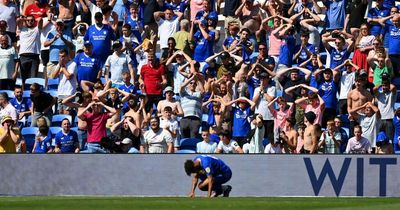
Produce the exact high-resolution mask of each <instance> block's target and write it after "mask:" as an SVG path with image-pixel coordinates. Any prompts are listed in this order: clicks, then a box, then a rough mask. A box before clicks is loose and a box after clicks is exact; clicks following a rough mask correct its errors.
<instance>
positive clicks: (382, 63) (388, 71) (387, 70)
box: [368, 53, 394, 86]
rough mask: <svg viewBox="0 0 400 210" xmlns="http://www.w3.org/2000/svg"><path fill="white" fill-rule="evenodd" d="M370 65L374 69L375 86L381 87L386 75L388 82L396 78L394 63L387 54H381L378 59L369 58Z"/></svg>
mask: <svg viewBox="0 0 400 210" xmlns="http://www.w3.org/2000/svg"><path fill="white" fill-rule="evenodd" d="M368 63H369V65H370V66H371V68H372V69H373V75H374V80H373V83H374V85H375V86H379V85H381V84H382V80H383V75H384V74H385V77H386V79H388V80H390V79H391V78H393V77H394V71H393V65H392V62H391V61H390V59H389V58H387V57H386V54H384V53H379V54H378V56H377V58H375V57H370V58H368Z"/></svg>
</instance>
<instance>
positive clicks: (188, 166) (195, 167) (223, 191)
mask: <svg viewBox="0 0 400 210" xmlns="http://www.w3.org/2000/svg"><path fill="white" fill-rule="evenodd" d="M184 168H185V172H186V174H187V175H188V176H191V175H192V176H193V179H192V185H191V188H190V193H189V197H191V198H194V197H195V190H196V187H198V188H199V189H200V190H202V191H207V196H208V197H217V196H219V195H223V196H224V197H229V193H230V192H231V190H232V186H230V185H223V184H225V183H226V182H228V181H229V180H230V179H231V177H232V171H231V169H230V168H229V166H228V165H226V164H225V163H224V162H223V161H222V160H221V159H219V158H216V157H214V156H211V155H199V156H197V157H196V158H195V159H194V160H186V162H185V164H184ZM199 180H200V183H199Z"/></svg>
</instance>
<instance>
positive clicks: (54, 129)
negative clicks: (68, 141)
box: [49, 127, 62, 139]
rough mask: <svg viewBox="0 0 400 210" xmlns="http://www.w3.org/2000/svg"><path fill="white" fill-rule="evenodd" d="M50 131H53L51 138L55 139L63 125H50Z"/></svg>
mask: <svg viewBox="0 0 400 210" xmlns="http://www.w3.org/2000/svg"><path fill="white" fill-rule="evenodd" d="M49 129H50V132H51V138H52V139H54V137H56V134H57V133H58V132H60V131H62V128H61V127H50V128H49Z"/></svg>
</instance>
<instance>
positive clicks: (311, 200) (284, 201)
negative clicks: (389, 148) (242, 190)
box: [0, 196, 400, 210]
mask: <svg viewBox="0 0 400 210" xmlns="http://www.w3.org/2000/svg"><path fill="white" fill-rule="evenodd" d="M0 209H1V210H8V209H10V210H19V209H21V210H36V209H37V210H47V209H55V210H66V209H76V210H91V209H93V210H98V209H107V210H123V209H129V210H133V209H140V210H147V209H157V210H169V209H171V210H190V209H204V210H213V209H216V210H225V209H226V210H258V209H260V210H266V209H274V210H279V209H285V210H286V209H295V210H302V209H312V210H317V209H324V210H329V209H349V210H357V209H360V210H361V209H362V210H369V209H371V210H381V209H390V210H394V209H400V198H322V197H318V198H317V197H306V198H292V197H288V198H282V197H281V198H214V199H208V198H204V197H198V198H194V199H191V198H177V197H143V198H140V197H122V198H121V197H83V196H82V197H80V196H76V197H75V196H72V197H52V196H50V197H46V196H27V197H0Z"/></svg>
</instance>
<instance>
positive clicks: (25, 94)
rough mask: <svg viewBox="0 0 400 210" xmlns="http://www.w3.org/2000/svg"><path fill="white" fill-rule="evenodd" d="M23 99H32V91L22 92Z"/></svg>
mask: <svg viewBox="0 0 400 210" xmlns="http://www.w3.org/2000/svg"><path fill="white" fill-rule="evenodd" d="M22 97H23V98H31V91H30V90H24V92H22Z"/></svg>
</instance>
